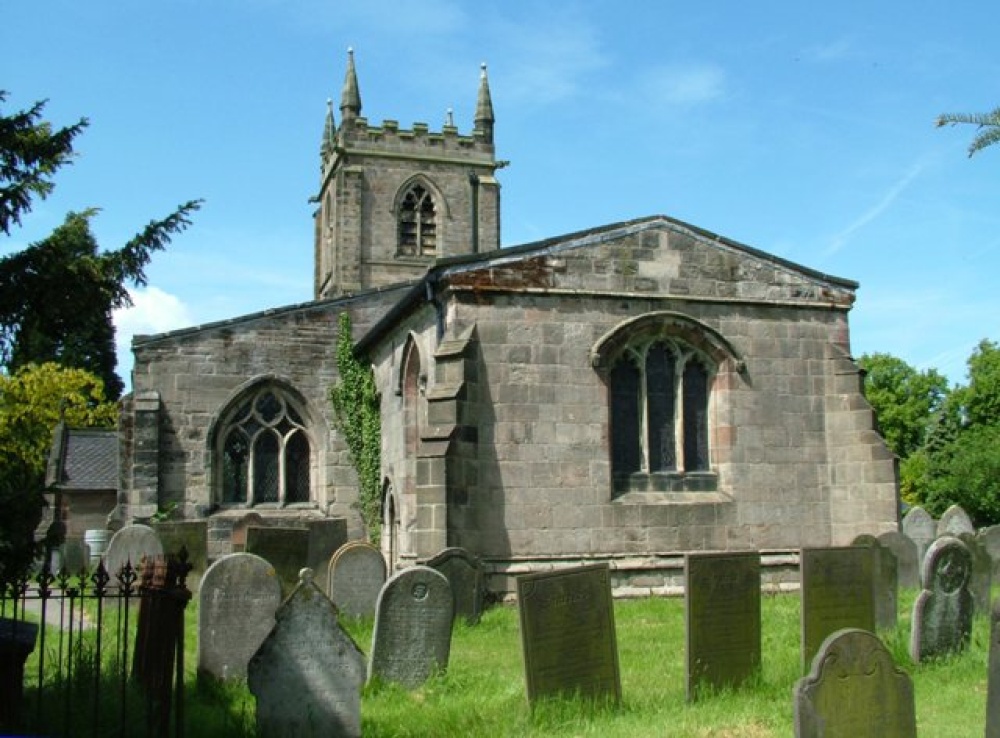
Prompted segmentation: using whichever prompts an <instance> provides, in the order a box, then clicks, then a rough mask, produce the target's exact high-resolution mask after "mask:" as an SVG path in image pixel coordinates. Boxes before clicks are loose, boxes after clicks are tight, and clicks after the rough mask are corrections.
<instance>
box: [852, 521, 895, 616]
mask: <svg viewBox="0 0 1000 738" xmlns="http://www.w3.org/2000/svg"><path fill="white" fill-rule="evenodd" d="M851 545H854V546H864V547H867V548H870V549H871V550H872V555H873V556H874V560H873V561H872V587H873V589H872V597H873V600H874V602H875V628H876V630H879V631H881V630H893V629H895V627H896V616H897V612H898V605H897V598H898V590H899V583H898V582H899V574H898V571H897V564H896V555H895V554H894V553H893V552H892V551H890V550H889V549H888V548H887V547H885V546H883V545H882V544H881V543H880V542H879V540H878V538H876V537H875V536H871V535H868V534H862V535H859V536H858V537H857V538H855V539H854V541H853V542H852V544H851Z"/></svg>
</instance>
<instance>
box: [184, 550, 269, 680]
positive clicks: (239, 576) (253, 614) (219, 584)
mask: <svg viewBox="0 0 1000 738" xmlns="http://www.w3.org/2000/svg"><path fill="white" fill-rule="evenodd" d="M280 604H281V583H280V582H279V581H278V576H277V574H275V572H274V567H273V566H271V565H270V564H269V563H268V562H267V561H265V560H264V559H262V558H261V557H260V556H254V555H253V554H248V553H235V554H229V555H228V556H223V557H222V558H221V559H219V560H218V561H216V562H215V563H214V564H212V565H211V566H210V567H208V570H207V571H206V572H205V575H204V576H203V577H202V578H201V589H200V590H199V592H198V671H199V672H200V673H204V674H209V675H211V676H214V677H218V678H219V679H233V678H237V677H245V676H246V673H247V663H248V662H249V661H250V657H251V656H253V655H254V653H255V652H256V651H257V649H258V648H259V647H260V644H261V643H262V642H263V640H264V638H266V637H267V634H268V633H270V632H271V628H272V626H273V625H274V613H275V611H276V610H277V609H278V606H279V605H280Z"/></svg>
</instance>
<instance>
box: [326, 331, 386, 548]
mask: <svg viewBox="0 0 1000 738" xmlns="http://www.w3.org/2000/svg"><path fill="white" fill-rule="evenodd" d="M337 370H338V372H339V373H340V379H339V380H338V381H337V384H335V385H334V386H333V387H332V388H331V389H330V401H331V403H332V404H333V412H334V416H335V418H336V422H337V429H338V430H339V431H340V432H341V434H343V436H344V440H345V442H346V443H347V448H348V450H349V451H350V453H351V460H352V461H353V462H354V468H355V469H356V470H357V472H358V487H359V488H358V502H357V508H358V511H359V512H360V513H361V520H362V521H363V522H364V525H365V529H366V530H367V531H368V538H369V540H370V541H371V542H372V543H375V544H377V543H378V541H379V535H380V533H381V530H382V485H381V483H380V476H381V461H382V460H381V450H382V420H381V416H380V413H379V398H378V392H377V391H376V389H375V374H374V372H373V371H372V368H371V367H370V366H369V365H367V364H363V363H362V362H360V361H358V358H357V357H356V356H355V355H354V341H353V340H352V338H351V316H350V315H348V314H347V313H341V314H340V317H339V335H338V336H337Z"/></svg>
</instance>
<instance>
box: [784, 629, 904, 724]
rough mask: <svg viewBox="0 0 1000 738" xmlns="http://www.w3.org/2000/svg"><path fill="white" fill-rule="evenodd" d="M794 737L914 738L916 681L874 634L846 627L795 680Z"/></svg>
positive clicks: (828, 638) (832, 638)
mask: <svg viewBox="0 0 1000 738" xmlns="http://www.w3.org/2000/svg"><path fill="white" fill-rule="evenodd" d="M794 700H795V736H796V738H839V737H840V736H843V737H844V738H916V735H917V718H916V709H915V703H914V699H913V681H912V680H911V679H910V677H909V675H908V674H906V672H904V671H902V670H901V669H899V668H898V667H897V666H896V664H895V663H894V662H893V660H892V655H891V654H890V653H889V651H888V650H886V648H885V646H883V645H882V642H881V641H880V640H879V639H878V638H876V637H875V636H874V635H872V634H871V633H869V632H867V631H864V630H859V629H856V628H845V629H843V630H838V631H836V632H835V633H831V634H830V635H829V636H828V637H827V638H826V639H825V640H824V641H823V644H822V645H821V646H820V649H819V651H818V652H817V653H816V656H815V658H814V659H813V661H812V668H811V669H810V671H809V674H808V675H807V676H805V677H803V678H802V679H800V680H799V681H798V682H796V684H795V689H794Z"/></svg>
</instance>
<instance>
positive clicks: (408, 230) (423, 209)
mask: <svg viewBox="0 0 1000 738" xmlns="http://www.w3.org/2000/svg"><path fill="white" fill-rule="evenodd" d="M398 218H399V220H398V225H399V253H400V254H401V255H405V256H433V255H434V254H435V253H436V252H437V208H436V207H435V205H434V198H433V196H432V195H431V193H430V192H429V191H428V190H427V188H425V187H424V186H422V185H419V184H415V185H413V186H412V187H410V189H409V190H407V192H406V194H405V195H404V196H403V199H402V201H401V202H400V205H399V216H398Z"/></svg>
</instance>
